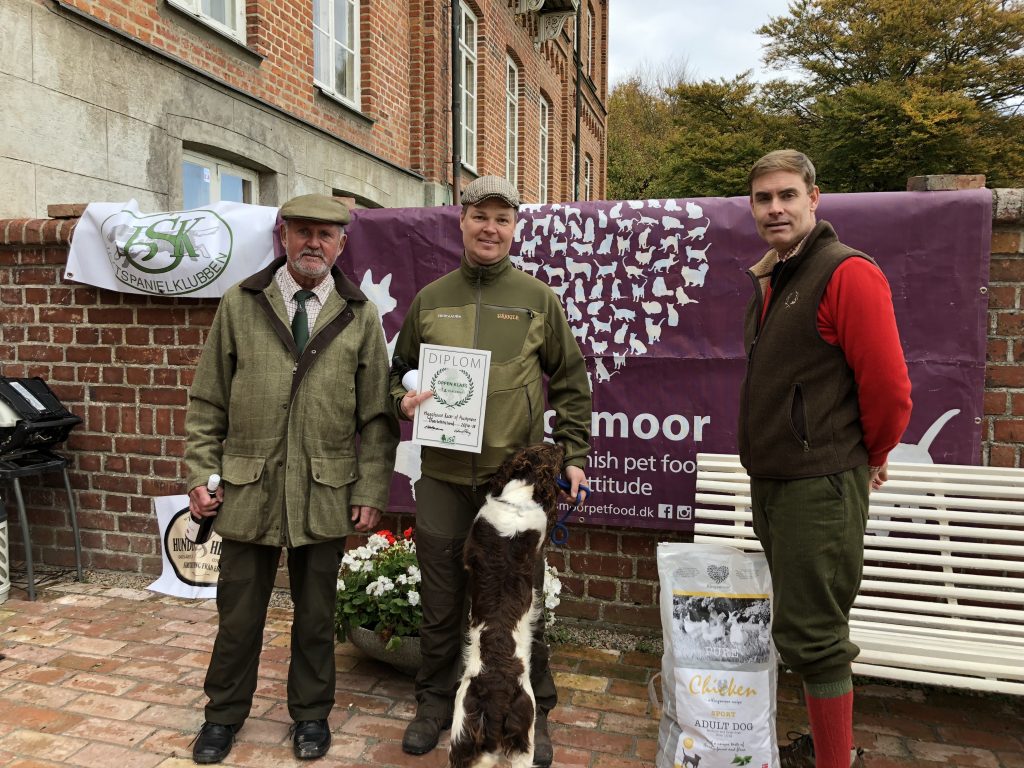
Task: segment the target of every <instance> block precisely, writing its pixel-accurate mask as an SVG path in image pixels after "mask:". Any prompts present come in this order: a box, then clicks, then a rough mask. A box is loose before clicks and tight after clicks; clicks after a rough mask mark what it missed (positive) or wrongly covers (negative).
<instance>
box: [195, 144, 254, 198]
mask: <svg viewBox="0 0 1024 768" xmlns="http://www.w3.org/2000/svg"><path fill="white" fill-rule="evenodd" d="M181 188H182V192H183V199H184V200H183V205H182V208H183V209H184V210H186V211H187V210H190V209H192V208H201V207H202V206H204V205H210V204H212V203H217V202H220V201H222V200H226V201H230V202H234V203H256V202H257V200H258V199H259V176H257V174H256V172H255V171H253V170H251V169H249V168H243V167H242V166H240V165H235V164H234V163H228V162H224V161H223V160H218V159H216V158H214V157H207V156H206V155H200V154H199V153H198V152H185V153H183V155H182V162H181Z"/></svg>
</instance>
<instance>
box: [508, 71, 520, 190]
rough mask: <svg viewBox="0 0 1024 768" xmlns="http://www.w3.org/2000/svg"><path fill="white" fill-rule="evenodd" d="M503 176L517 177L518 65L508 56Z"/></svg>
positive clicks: (513, 180) (510, 178)
mask: <svg viewBox="0 0 1024 768" xmlns="http://www.w3.org/2000/svg"><path fill="white" fill-rule="evenodd" d="M505 178H506V179H508V180H509V181H511V182H512V183H513V184H515V183H516V180H517V179H518V178H519V67H517V66H516V63H515V62H514V61H512V59H511V58H509V59H508V60H507V61H506V65H505Z"/></svg>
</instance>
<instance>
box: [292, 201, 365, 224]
mask: <svg viewBox="0 0 1024 768" xmlns="http://www.w3.org/2000/svg"><path fill="white" fill-rule="evenodd" d="M281 218H282V219H308V220H309V221H326V222H328V223H330V224H341V225H342V226H345V225H346V224H348V223H349V221H350V220H351V219H352V216H351V215H350V214H349V212H348V206H347V205H345V204H344V203H343V202H341V201H340V200H338V199H337V198H333V197H328V196H327V195H299V196H298V197H293V198H292V199H291V200H289V201H288V202H287V203H285V204H284V205H282V206H281Z"/></svg>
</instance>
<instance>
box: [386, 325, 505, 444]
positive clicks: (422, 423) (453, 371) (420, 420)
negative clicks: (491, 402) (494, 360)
mask: <svg viewBox="0 0 1024 768" xmlns="http://www.w3.org/2000/svg"><path fill="white" fill-rule="evenodd" d="M490 366H491V353H490V352H489V351H487V350H479V349H464V348H462V347H443V346H439V345H435V344H422V345H421V346H420V367H419V382H418V383H419V387H418V392H417V394H416V395H407V396H406V398H405V399H403V401H402V409H403V411H405V412H406V415H411V416H412V417H413V425H412V441H413V442H414V443H417V444H419V445H432V446H435V447H437V448H450V449H451V450H454V451H467V452H470V453H480V450H481V447H482V445H483V433H484V414H485V412H486V410H487V377H488V373H489V371H490ZM412 408H415V413H412V414H410V413H409V410H411V409H412Z"/></svg>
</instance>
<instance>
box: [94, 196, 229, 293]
mask: <svg viewBox="0 0 1024 768" xmlns="http://www.w3.org/2000/svg"><path fill="white" fill-rule="evenodd" d="M100 232H101V234H102V237H103V243H104V246H105V247H106V250H107V256H108V258H109V259H110V263H111V265H112V266H113V268H114V276H115V278H116V279H117V280H118V281H119V282H121V283H122V284H124V285H126V286H128V287H130V288H133V289H135V290H136V291H139V292H141V293H150V294H155V295H158V296H180V295H185V294H190V293H194V292H196V291H198V290H200V289H201V288H203V287H204V286H206V285H208V284H210V283H212V282H213V281H214V280H216V279H217V278H218V277H220V275H221V274H222V273H223V272H224V270H225V268H226V267H227V265H228V262H229V261H230V259H231V248H232V242H233V239H234V238H233V235H232V231H231V227H230V226H229V224H228V223H227V221H225V220H224V219H223V218H222V217H220V216H218V215H217V214H216V213H214V212H213V211H211V210H206V209H196V210H192V211H176V212H171V213H155V214H151V215H148V216H147V215H145V214H141V215H140V214H136V213H134V212H132V211H129V210H121V211H118V212H117V213H114V214H112V215H111V216H108V217H107V218H106V219H105V220H104V221H103V223H102V224H101V225H100Z"/></svg>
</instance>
